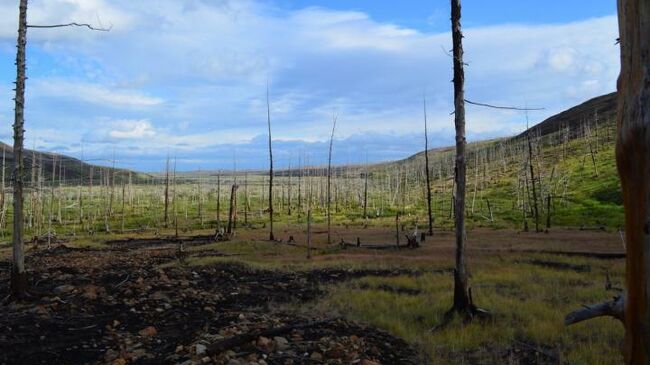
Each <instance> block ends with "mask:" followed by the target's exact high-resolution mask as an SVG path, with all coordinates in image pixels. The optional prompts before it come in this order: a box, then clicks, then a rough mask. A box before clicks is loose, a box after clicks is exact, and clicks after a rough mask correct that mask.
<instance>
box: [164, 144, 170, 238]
mask: <svg viewBox="0 0 650 365" xmlns="http://www.w3.org/2000/svg"><path fill="white" fill-rule="evenodd" d="M164 222H165V228H167V225H168V223H169V155H167V163H166V164H165V217H164Z"/></svg>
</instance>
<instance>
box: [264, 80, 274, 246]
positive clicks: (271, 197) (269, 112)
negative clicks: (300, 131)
mask: <svg viewBox="0 0 650 365" xmlns="http://www.w3.org/2000/svg"><path fill="white" fill-rule="evenodd" d="M266 113H267V120H268V125H269V220H270V231H269V240H270V241H275V236H273V146H272V144H271V103H270V102H269V85H268V84H267V85H266Z"/></svg>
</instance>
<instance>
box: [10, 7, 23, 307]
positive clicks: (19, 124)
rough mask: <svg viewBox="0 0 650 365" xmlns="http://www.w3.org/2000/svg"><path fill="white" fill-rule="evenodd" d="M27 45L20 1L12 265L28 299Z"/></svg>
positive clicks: (16, 292) (17, 290)
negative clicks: (25, 212) (25, 230)
mask: <svg viewBox="0 0 650 365" xmlns="http://www.w3.org/2000/svg"><path fill="white" fill-rule="evenodd" d="M26 46H27V0H20V12H19V17H18V40H17V49H18V50H17V52H16V97H15V99H14V101H15V103H16V107H15V119H14V172H13V180H14V181H13V183H14V187H13V188H14V201H13V208H14V209H13V210H14V211H13V214H14V217H13V234H12V243H13V266H12V268H11V289H10V290H11V295H12V296H13V297H14V298H24V297H25V296H26V295H27V271H26V270H25V253H24V247H23V177H24V176H23V175H24V173H25V171H24V161H23V141H24V133H25V131H24V129H23V128H24V123H25V115H24V111H25V78H26V77H25V68H26V66H25V59H26V55H25V48H26Z"/></svg>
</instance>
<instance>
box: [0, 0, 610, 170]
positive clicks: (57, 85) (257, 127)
mask: <svg viewBox="0 0 650 365" xmlns="http://www.w3.org/2000/svg"><path fill="white" fill-rule="evenodd" d="M9 3H10V2H9V1H4V0H0V12H2V11H4V12H3V14H14V13H15V11H16V9H15V8H16V7H17V6H16V4H15V2H11V4H9ZM270 4H272V3H270V2H261V1H252V0H237V1H235V0H219V1H203V0H190V1H182V2H181V1H176V0H160V1H156V2H145V1H131V0H114V1H110V2H109V1H107V0H88V1H85V0H74V1H72V0H50V1H48V0H34V1H33V2H32V5H31V7H30V12H31V13H30V19H31V20H30V21H33V22H36V21H38V22H48V23H51V22H54V21H56V20H59V21H72V20H76V21H84V22H92V23H96V22H97V16H99V17H100V19H101V20H102V22H105V23H108V22H110V23H112V24H113V25H114V27H113V30H112V31H111V32H109V33H97V32H86V31H82V30H81V29H74V30H65V31H61V32H56V33H55V32H52V33H50V32H49V31H39V32H38V34H37V32H36V31H33V32H30V37H31V38H30V39H31V40H33V43H31V47H32V48H31V51H30V53H29V54H28V56H29V57H30V58H29V60H30V62H32V63H31V64H30V69H29V72H34V76H33V77H32V79H31V80H30V82H29V83H28V94H29V95H32V96H33V99H32V100H28V102H29V103H28V105H29V106H30V110H29V111H28V112H29V113H32V115H31V116H30V118H29V121H30V122H31V123H34V124H33V127H34V128H38V127H39V125H38V123H43V124H45V123H58V124H59V125H62V126H65V128H69V129H72V128H77V129H81V130H82V131H81V132H79V133H78V134H82V135H84V136H85V137H84V138H85V142H84V143H87V144H91V143H95V144H97V150H98V151H99V150H101V149H105V150H107V151H108V152H107V154H109V153H110V149H111V148H112V147H107V146H106V144H107V143H113V144H115V143H121V146H123V147H124V149H125V150H127V147H128V148H138V152H139V153H144V152H143V149H146V151H147V152H146V153H149V154H160V153H162V154H163V155H164V154H165V153H166V150H167V149H168V148H170V147H169V146H174V148H178V149H182V150H184V151H193V153H196V154H200V153H201V152H202V150H204V149H208V148H211V146H215V145H219V144H222V145H234V144H245V143H246V142H247V141H249V140H251V139H253V138H254V137H255V136H258V135H260V134H263V133H265V129H266V100H265V91H266V81H267V79H268V80H270V83H271V113H272V119H273V133H274V137H276V138H278V139H285V140H290V141H295V140H299V139H301V140H306V141H325V140H326V139H327V138H328V136H329V131H330V128H331V125H330V121H331V115H332V113H333V112H334V111H336V112H338V114H339V115H340V116H341V123H340V124H339V131H338V132H337V136H339V138H346V137H349V136H352V135H363V134H368V133H371V132H372V133H379V134H384V135H390V136H396V135H406V134H409V133H421V129H422V111H421V98H422V91H423V90H425V89H426V91H427V95H428V99H429V112H430V115H429V117H430V120H429V121H430V128H431V134H432V135H436V137H437V138H438V140H439V141H443V140H447V141H449V142H452V139H451V133H452V132H451V131H452V128H451V126H452V125H453V124H452V119H451V117H450V116H449V113H450V112H451V110H452V109H453V106H452V100H451V99H452V91H451V85H450V82H449V81H450V80H451V78H452V75H451V59H450V57H449V56H448V55H446V54H445V53H444V52H443V50H442V49H441V48H443V49H449V48H450V43H451V41H450V38H451V37H450V35H449V33H427V32H425V31H423V30H414V29H409V28H405V27H402V26H399V25H396V24H390V23H383V22H378V21H376V20H374V19H373V18H371V17H370V16H368V15H367V14H365V13H363V12H358V11H334V10H328V9H322V8H307V9H302V10H298V11H287V10H283V9H280V8H277V7H274V6H273V5H270ZM445 14H446V13H445ZM9 18H12V19H13V18H15V17H14V16H11V17H9ZM12 21H13V20H12ZM444 21H448V20H447V19H446V18H445V19H444ZM9 23H11V22H5V23H2V24H0V44H2V45H5V46H6V45H11V44H12V42H15V24H9ZM465 36H466V37H465V51H466V61H467V62H468V63H469V67H468V68H467V70H466V72H467V75H466V76H467V77H466V83H467V84H466V89H467V97H468V98H470V99H472V100H475V101H482V102H487V103H492V104H500V105H514V106H522V105H531V106H542V107H546V109H547V110H546V111H544V112H540V113H535V114H532V113H531V120H533V121H537V120H540V119H543V118H544V117H547V116H549V115H551V114H553V113H555V112H558V111H561V110H562V109H564V108H566V107H569V106H572V105H575V104H577V103H578V102H581V101H583V100H584V99H587V98H589V97H593V96H596V95H599V94H602V93H605V92H610V91H613V90H614V88H615V80H616V76H617V73H618V62H619V60H618V55H617V53H618V49H617V47H616V46H615V45H614V41H615V39H616V38H617V26H616V18H615V17H614V16H609V17H603V18H596V19H586V20H583V21H579V22H573V23H568V24H551V25H516V24H505V25H498V26H490V27H475V28H471V27H470V28H466V29H465ZM10 48H11V47H9V46H8V47H7V49H10ZM0 52H3V51H1V50H0ZM0 114H6V115H11V104H10V103H4V104H0ZM467 116H468V119H467V120H468V122H467V128H468V131H469V132H470V133H473V134H475V135H477V134H481V135H483V134H490V135H497V134H499V133H502V134H504V133H511V132H512V131H513V130H517V129H519V128H521V127H522V126H523V125H524V124H525V120H524V116H523V115H521V114H519V113H512V112H503V111H495V110H487V109H484V108H477V107H473V106H468V112H467ZM88 120H103V121H106V120H118V121H119V120H123V121H124V120H126V121H131V122H132V124H131V125H129V126H128V127H127V126H119V123H117V124H116V123H112V124H111V122H105V123H104V124H102V125H101V128H99V129H101V130H99V131H98V130H97V128H96V126H94V125H90V124H83V123H79V124H75V123H77V121H80V122H85V121H88ZM41 127H42V125H41ZM62 128H64V127H62ZM28 133H29V130H28ZM78 134H77V135H78ZM93 135H97V136H99V137H94V138H91V137H92V136H93ZM153 136H155V138H152V137H153ZM134 139H138V146H133V140H134ZM410 146H411V148H412V149H413V151H416V150H417V149H419V146H418V145H417V144H413V143H410ZM87 148H88V149H90V146H87ZM389 148H390V146H386V149H389ZM260 161H261V163H264V158H261V157H260Z"/></svg>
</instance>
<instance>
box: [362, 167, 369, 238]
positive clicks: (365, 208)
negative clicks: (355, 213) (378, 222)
mask: <svg viewBox="0 0 650 365" xmlns="http://www.w3.org/2000/svg"><path fill="white" fill-rule="evenodd" d="M363 219H364V221H365V225H366V226H367V225H368V161H367V158H366V166H365V172H364V176H363Z"/></svg>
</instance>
